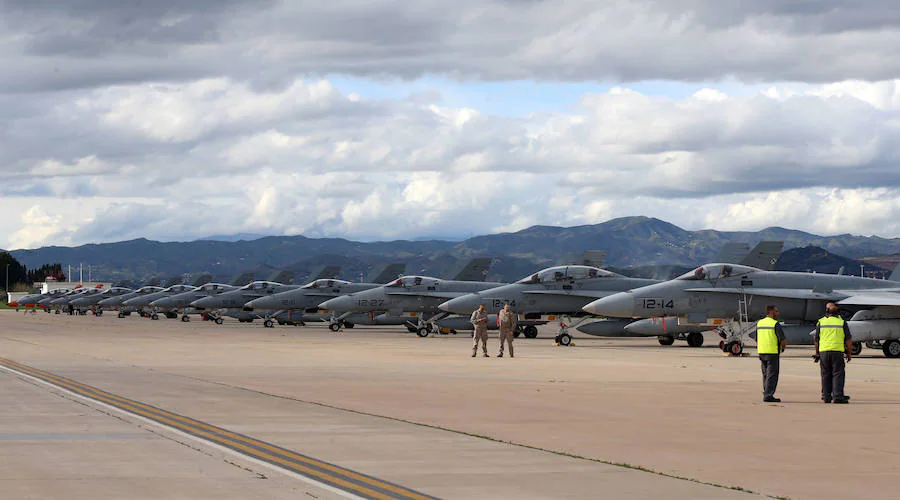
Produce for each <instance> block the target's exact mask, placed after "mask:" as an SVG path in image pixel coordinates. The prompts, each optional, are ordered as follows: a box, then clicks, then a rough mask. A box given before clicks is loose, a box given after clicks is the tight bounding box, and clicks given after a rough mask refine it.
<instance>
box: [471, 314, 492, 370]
mask: <svg viewBox="0 0 900 500" xmlns="http://www.w3.org/2000/svg"><path fill="white" fill-rule="evenodd" d="M469 321H471V322H472V325H473V326H474V327H475V335H474V337H475V343H473V344H472V357H473V358H474V357H475V355H476V354H478V342H479V341H480V342H481V350H482V351H484V357H486V358H489V357H490V356H489V355H488V353H487V322H488V315H487V313H486V312H484V304H481V305H480V306H478V309H476V310H475V312H473V313H472V317H471V318H469Z"/></svg>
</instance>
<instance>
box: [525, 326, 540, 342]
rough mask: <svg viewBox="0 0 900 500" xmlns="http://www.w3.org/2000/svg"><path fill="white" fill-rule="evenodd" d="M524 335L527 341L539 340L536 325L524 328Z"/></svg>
mask: <svg viewBox="0 0 900 500" xmlns="http://www.w3.org/2000/svg"><path fill="white" fill-rule="evenodd" d="M522 334H523V335H525V338H526V339H534V338H537V334H538V331H537V327H536V326H534V325H526V326H525V327H524V328H522Z"/></svg>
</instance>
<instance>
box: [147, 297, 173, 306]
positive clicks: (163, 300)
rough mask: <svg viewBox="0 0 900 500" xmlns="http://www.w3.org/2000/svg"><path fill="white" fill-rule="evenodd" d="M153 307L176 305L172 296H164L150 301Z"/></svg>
mask: <svg viewBox="0 0 900 500" xmlns="http://www.w3.org/2000/svg"><path fill="white" fill-rule="evenodd" d="M150 305H151V306H153V307H172V306H174V305H175V301H174V300H172V299H171V298H170V297H163V298H161V299H156V300H154V301H153V302H151V303H150Z"/></svg>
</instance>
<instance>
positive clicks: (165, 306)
mask: <svg viewBox="0 0 900 500" xmlns="http://www.w3.org/2000/svg"><path fill="white" fill-rule="evenodd" d="M274 276H275V277H277V278H281V279H284V280H285V281H289V280H292V279H293V278H294V271H277V272H276V273H275V275H274ZM252 280H253V273H252V272H251V273H244V274H240V275H238V276H236V277H235V278H234V279H232V282H231V284H223V283H211V282H207V283H205V284H203V285H201V286H199V287H197V288H194V289H192V290H188V291H185V292H182V293H177V294H175V295H170V296H168V297H161V298H158V299H156V300H154V301H153V302H151V303H150V306H151V307H153V308H154V309H155V310H156V311H158V312H165V313H174V314H175V315H178V313H179V311H180V313H181V321H183V322H188V321H190V320H191V317H190V315H189V312H190V309H191V303H192V302H195V301H198V300H200V299H203V298H206V297H212V296H215V295H219V294H222V293H226V292H230V291H233V290H237V289H238V288H240V287H241V286H245V285H247V283H249V282H250V281H252ZM207 317H208V318H209V319H211V320H213V321H215V322H216V324H219V325H221V324H222V317H221V316H220V315H218V314H213V315H207Z"/></svg>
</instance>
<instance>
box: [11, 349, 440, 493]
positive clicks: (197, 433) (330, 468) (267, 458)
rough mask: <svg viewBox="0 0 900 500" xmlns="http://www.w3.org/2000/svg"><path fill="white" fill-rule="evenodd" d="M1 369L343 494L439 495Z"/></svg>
mask: <svg viewBox="0 0 900 500" xmlns="http://www.w3.org/2000/svg"><path fill="white" fill-rule="evenodd" d="M0 367H4V368H6V369H7V370H10V371H12V372H17V373H20V374H22V375H26V376H28V377H32V378H36V379H38V380H41V381H43V382H45V383H48V384H50V385H53V386H56V387H59V388H61V389H64V390H66V391H69V392H72V393H74V394H77V395H79V396H82V397H86V398H88V399H91V400H94V401H98V402H100V403H103V404H106V405H109V406H112V407H114V408H117V409H119V410H122V411H125V412H128V413H131V414H134V415H138V416H140V417H143V418H145V419H149V420H151V421H153V422H156V423H158V424H162V425H164V426H166V427H170V428H173V429H176V430H178V431H181V432H184V433H186V434H190V435H191V436H194V437H196V438H200V439H202V440H204V441H207V442H210V443H213V444H216V445H219V446H223V447H225V448H227V449H229V450H232V451H236V452H238V453H240V454H241V455H246V456H248V457H250V458H253V459H257V460H261V461H263V462H266V463H268V464H271V465H275V466H277V467H279V468H281V469H284V470H287V471H289V472H293V473H295V474H299V475H301V476H303V477H307V478H309V479H312V480H314V481H317V482H321V483H323V484H325V485H328V486H331V487H333V488H336V489H338V490H341V491H343V492H347V493H350V494H352V495H356V496H359V497H361V498H371V499H415V500H419V499H434V498H435V497H432V496H429V495H425V494H423V493H419V492H416V491H414V490H411V489H408V488H405V487H403V486H399V485H396V484H393V483H390V482H387V481H383V480H381V479H378V478H375V477H372V476H368V475H366V474H362V473H359V472H355V471H352V470H350V469H346V468H344V467H340V466H338V465H334V464H331V463H328V462H323V461H321V460H317V459H315V458H313V457H309V456H306V455H303V454H300V453H297V452H295V451H291V450H288V449H286V448H282V447H280V446H276V445H274V444H271V443H267V442H265V441H260V440H258V439H254V438H252V437H249V436H245V435H243V434H238V433H235V432H232V431H229V430H227V429H223V428H221V427H217V426H214V425H211V424H208V423H206V422H202V421H200V420H195V419H192V418H190V417H185V416H183V415H178V414H177V413H172V412H169V411H166V410H163V409H161V408H157V407H155V406H151V405H148V404H145V403H141V402H140V401H135V400H133V399H128V398H125V397H122V396H119V395H116V394H113V393H110V392H106V391H104V390H101V389H98V388H96V387H92V386H89V385H86V384H82V383H81V382H77V381H75V380H72V379H68V378H65V377H62V376H59V375H56V374H53V373H50V372H47V371H44V370H40V369H38V368H34V367H31V366H28V365H23V364H21V363H17V362H15V361H12V360H9V359H5V358H0Z"/></svg>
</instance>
